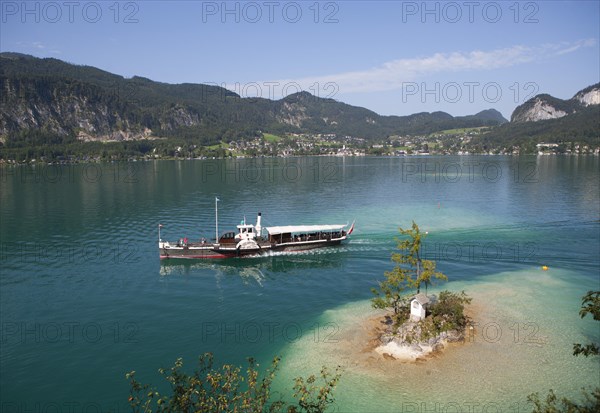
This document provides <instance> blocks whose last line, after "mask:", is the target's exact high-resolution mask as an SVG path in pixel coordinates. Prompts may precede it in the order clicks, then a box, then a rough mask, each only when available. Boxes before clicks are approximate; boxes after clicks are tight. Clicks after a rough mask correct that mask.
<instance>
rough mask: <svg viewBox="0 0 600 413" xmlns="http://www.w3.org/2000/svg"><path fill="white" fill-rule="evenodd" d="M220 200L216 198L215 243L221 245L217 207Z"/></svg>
mask: <svg viewBox="0 0 600 413" xmlns="http://www.w3.org/2000/svg"><path fill="white" fill-rule="evenodd" d="M217 202H219V198H217V197H215V243H216V244H218V243H219V207H218V206H217Z"/></svg>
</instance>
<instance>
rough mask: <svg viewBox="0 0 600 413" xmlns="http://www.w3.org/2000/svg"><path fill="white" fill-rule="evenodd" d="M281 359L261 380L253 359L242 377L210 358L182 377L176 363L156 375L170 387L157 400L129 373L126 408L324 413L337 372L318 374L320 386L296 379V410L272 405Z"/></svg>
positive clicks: (208, 412) (153, 392) (291, 406)
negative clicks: (161, 377)
mask: <svg viewBox="0 0 600 413" xmlns="http://www.w3.org/2000/svg"><path fill="white" fill-rule="evenodd" d="M279 361H280V358H279V357H276V358H274V359H273V362H272V364H271V367H270V368H268V369H267V370H266V371H265V373H264V375H263V377H262V378H260V373H259V371H258V369H257V367H258V364H257V363H256V362H255V361H254V359H252V358H249V359H248V367H247V370H246V374H245V375H244V374H243V373H242V371H241V368H240V367H238V366H233V365H229V364H225V365H223V366H222V367H221V368H214V367H213V356H212V354H211V353H206V354H203V355H202V356H200V358H199V361H198V364H199V369H197V370H196V371H195V372H194V374H192V375H188V374H186V373H185V372H183V371H182V368H183V361H182V359H181V358H179V359H177V361H176V362H175V364H174V366H173V367H171V368H170V369H168V370H167V369H163V368H161V369H159V373H160V374H161V375H162V376H163V377H164V378H165V379H166V381H167V382H169V384H170V386H171V392H170V394H160V393H159V392H158V391H157V390H156V389H153V388H151V387H150V385H148V384H141V383H140V382H138V381H137V380H136V378H135V371H132V372H130V373H127V374H126V375H125V378H126V379H127V380H129V385H130V394H129V405H130V406H131V409H132V411H133V412H135V413H138V412H144V413H146V412H161V413H162V412H165V413H166V412H169V413H170V412H203V413H212V412H214V413H216V412H219V413H220V412H238V413H256V412H265V413H266V412H286V413H324V412H326V411H327V410H328V408H329V407H330V406H331V405H332V403H333V401H334V399H333V390H334V388H335V386H336V385H337V383H338V381H339V379H340V377H341V374H340V373H339V367H338V368H337V369H336V371H335V373H333V374H332V373H330V372H329V371H328V370H327V368H325V367H323V369H322V370H321V375H320V376H321V379H322V381H323V385H322V386H319V385H318V384H316V382H317V380H318V378H317V377H315V376H314V375H313V376H310V377H308V378H307V379H306V380H305V379H303V378H302V377H298V378H296V379H295V385H294V388H293V389H294V393H293V397H294V398H297V399H298V402H297V405H296V404H287V403H286V402H284V401H283V400H281V399H278V400H272V399H273V396H272V395H271V384H272V382H273V379H274V378H275V374H276V372H277V370H278V365H279Z"/></svg>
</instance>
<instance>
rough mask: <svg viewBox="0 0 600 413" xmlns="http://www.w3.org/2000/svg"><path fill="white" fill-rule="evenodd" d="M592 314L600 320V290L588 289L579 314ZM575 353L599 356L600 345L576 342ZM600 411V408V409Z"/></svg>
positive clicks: (595, 318) (574, 345)
mask: <svg viewBox="0 0 600 413" xmlns="http://www.w3.org/2000/svg"><path fill="white" fill-rule="evenodd" d="M588 314H591V315H592V317H594V320H596V321H600V291H588V293H587V294H586V295H584V296H583V298H582V299H581V310H579V315H580V316H581V318H583V317H585V316H586V315H588ZM573 354H574V355H575V356H578V355H580V354H582V355H584V356H586V357H587V356H597V355H598V354H600V347H598V345H597V344H594V343H589V344H586V345H583V344H579V343H575V344H573ZM599 411H600V410H599Z"/></svg>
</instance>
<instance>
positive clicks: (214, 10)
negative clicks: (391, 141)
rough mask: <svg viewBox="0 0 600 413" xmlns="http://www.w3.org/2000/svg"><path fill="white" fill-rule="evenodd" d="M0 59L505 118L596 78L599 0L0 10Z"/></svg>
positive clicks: (133, 4)
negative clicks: (21, 56)
mask: <svg viewBox="0 0 600 413" xmlns="http://www.w3.org/2000/svg"><path fill="white" fill-rule="evenodd" d="M0 51H2V52H8V51H10V52H20V53H25V54H31V55H34V56H37V57H53V58H57V59H61V60H64V61H67V62H71V63H75V64H81V65H89V66H95V67H98V68H101V69H103V70H106V71H109V72H112V73H116V74H119V75H122V76H125V77H132V76H143V77H146V78H149V79H152V80H155V81H160V82H166V83H208V84H216V85H222V86H225V87H227V88H229V89H231V90H233V91H235V92H236V93H238V94H240V95H241V96H243V97H254V96H262V97H264V98H269V99H281V98H283V97H284V96H286V95H287V94H291V93H295V92H298V91H307V92H310V93H312V94H314V95H317V96H320V97H328V98H333V99H336V100H338V101H341V102H345V103H348V104H351V105H356V106H362V107H366V108H368V109H371V110H373V111H375V112H377V113H379V114H382V115H409V114H412V113H417V112H434V111H444V112H448V113H450V114H452V115H455V116H457V115H469V114H474V113H477V112H479V111H481V110H484V109H490V108H494V109H497V110H499V111H500V112H501V113H502V114H503V115H504V117H506V118H508V119H509V118H510V115H511V113H512V111H513V110H514V109H515V107H516V106H518V105H519V104H521V103H523V102H525V101H526V100H527V99H529V98H531V97H532V96H535V95H536V94H539V93H548V94H551V95H553V96H555V97H558V98H562V99H568V98H571V97H572V96H573V95H574V94H575V93H576V92H578V91H579V90H581V89H583V88H585V87H587V86H589V85H592V84H595V83H598V82H599V81H600V2H598V1H565V2H562V1H523V2H516V1H508V2H502V1H483V2H480V1H456V2H454V1H443V2H435V1H433V2H422V1H379V2H378V1H368V2H367V1H321V2H317V1H314V0H311V1H269V0H266V1H243V2H222V1H122V2H118V1H114V0H111V1H71V0H59V1H41V2H22V1H5V0H0Z"/></svg>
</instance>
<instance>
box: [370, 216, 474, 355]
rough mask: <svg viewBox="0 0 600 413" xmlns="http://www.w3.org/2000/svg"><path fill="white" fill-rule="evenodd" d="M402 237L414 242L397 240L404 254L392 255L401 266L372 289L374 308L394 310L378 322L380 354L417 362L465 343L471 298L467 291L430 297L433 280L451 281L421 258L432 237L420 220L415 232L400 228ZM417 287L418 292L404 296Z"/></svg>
mask: <svg viewBox="0 0 600 413" xmlns="http://www.w3.org/2000/svg"><path fill="white" fill-rule="evenodd" d="M400 233H401V234H402V235H405V236H408V237H409V238H408V239H404V240H397V241H398V250H400V252H399V253H394V254H392V261H393V262H395V263H396V267H395V268H394V269H393V270H392V271H388V272H386V273H385V280H384V281H381V282H379V289H376V288H373V289H372V292H373V294H375V297H374V298H373V299H372V306H373V307H374V308H380V309H387V310H390V313H389V314H386V315H384V316H383V317H381V318H380V319H379V320H378V324H379V325H383V328H378V329H377V332H376V338H375V340H376V342H377V344H378V345H377V346H376V348H375V351H376V352H377V353H379V354H381V355H382V356H383V357H384V358H387V359H395V360H401V361H416V360H422V359H424V358H425V357H426V356H428V355H430V354H432V353H437V352H439V351H441V350H442V349H443V348H444V347H446V346H447V344H448V343H456V342H464V340H465V337H466V334H467V331H468V330H472V329H473V324H472V322H471V320H470V317H468V316H467V315H466V313H465V306H467V305H468V304H470V303H471V298H470V297H468V296H467V294H465V292H464V291H462V292H460V293H454V292H451V291H447V290H445V291H442V292H440V293H439V294H438V295H427V287H428V286H429V285H431V284H432V282H433V279H438V280H448V277H447V276H446V275H445V274H443V273H441V272H439V271H436V264H435V262H434V261H430V260H423V259H421V257H420V250H421V243H422V241H423V239H424V238H425V237H426V236H427V233H425V234H423V233H421V231H420V230H419V226H418V225H417V224H416V223H415V222H413V223H412V228H411V229H406V230H405V229H402V228H400ZM422 285H424V286H425V293H424V294H423V293H422V292H421V286H422ZM415 289H416V294H410V293H409V294H406V293H405V291H406V290H415Z"/></svg>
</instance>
